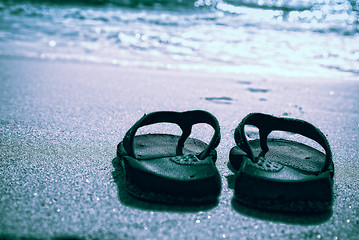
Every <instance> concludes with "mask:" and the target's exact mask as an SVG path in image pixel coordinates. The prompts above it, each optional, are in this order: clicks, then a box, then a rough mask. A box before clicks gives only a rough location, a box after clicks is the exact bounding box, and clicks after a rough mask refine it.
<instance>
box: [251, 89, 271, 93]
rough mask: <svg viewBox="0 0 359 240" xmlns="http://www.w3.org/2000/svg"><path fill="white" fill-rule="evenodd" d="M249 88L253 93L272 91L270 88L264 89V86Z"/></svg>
mask: <svg viewBox="0 0 359 240" xmlns="http://www.w3.org/2000/svg"><path fill="white" fill-rule="evenodd" d="M247 90H248V91H250V92H253V93H267V92H269V91H270V90H269V89H263V88H247Z"/></svg>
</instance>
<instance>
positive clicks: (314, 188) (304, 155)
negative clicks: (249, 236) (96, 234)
mask: <svg viewBox="0 0 359 240" xmlns="http://www.w3.org/2000/svg"><path fill="white" fill-rule="evenodd" d="M155 123H174V124H177V125H178V126H179V127H180V128H181V130H182V135H181V136H176V135H170V134H144V135H136V132H137V130H138V129H139V128H141V127H143V126H147V125H151V124H155ZM199 123H205V124H208V125H210V126H211V127H212V128H213V129H214V134H213V136H212V138H211V140H210V142H209V144H207V143H205V142H203V141H201V140H198V139H195V138H189V136H190V134H191V131H192V126H193V125H195V124H199ZM246 125H252V126H255V127H257V128H258V129H259V136H260V137H259V139H256V140H251V141H248V140H247V137H246V134H245V126H246ZM277 130H279V131H287V132H292V133H297V134H300V135H303V136H305V137H307V138H309V139H312V140H314V141H316V142H317V143H319V144H320V145H321V146H322V147H323V149H324V151H325V153H322V152H321V151H318V150H316V149H314V148H312V147H310V146H308V145H304V144H302V143H299V142H295V141H290V140H283V139H268V135H269V134H270V133H271V132H272V131H277ZM234 135H235V141H236V144H237V146H235V147H233V148H232V149H231V151H230V155H229V160H230V162H229V165H230V166H231V168H232V169H234V170H235V171H236V172H237V174H236V180H235V187H234V199H235V200H236V201H238V202H240V203H243V204H246V205H250V206H253V207H258V208H263V209H270V210H278V211H290V212H322V211H327V210H329V209H330V207H331V204H332V198H333V193H332V192H333V191H332V185H333V174H334V164H333V161H332V153H331V150H330V146H329V143H328V141H327V139H326V138H325V136H324V134H323V133H322V132H321V131H320V130H319V129H317V128H316V127H314V126H313V125H312V124H310V123H308V122H305V121H302V120H298V119H289V118H278V117H274V116H271V115H267V114H261V113H252V114H249V115H248V116H246V117H245V118H244V119H243V120H242V121H241V123H240V124H239V125H238V127H237V128H236V130H235V134H234ZM220 138H221V137H220V128H219V123H218V120H217V119H216V118H215V117H214V116H213V115H212V114H210V113H208V112H206V111H200V110H196V111H187V112H181V113H180V112H170V111H164V112H154V113H150V114H147V115H144V116H143V117H142V118H141V119H140V120H139V121H137V122H136V123H135V124H134V125H133V126H132V127H131V128H130V130H129V131H128V132H127V133H126V135H125V137H124V139H123V141H122V142H120V143H119V144H118V146H117V155H118V157H119V159H120V162H121V164H122V167H123V169H124V172H125V182H126V188H127V191H128V192H129V193H130V194H132V195H134V196H136V197H139V198H142V199H147V200H152V201H158V202H165V203H176V204H189V203H210V202H215V201H217V199H218V196H219V195H220V192H221V177H220V174H219V172H218V170H217V168H216V165H215V162H216V159H217V152H216V150H215V149H216V147H217V146H218V144H219V142H220Z"/></svg>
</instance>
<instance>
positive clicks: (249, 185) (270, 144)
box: [229, 113, 334, 213]
mask: <svg viewBox="0 0 359 240" xmlns="http://www.w3.org/2000/svg"><path fill="white" fill-rule="evenodd" d="M245 125H252V126H255V127H257V128H258V129H259V139H256V140H251V141H248V140H247V138H246V134H245V130H244V127H245ZM274 130H280V131H287V132H292V133H297V134H300V135H302V136H305V137H307V138H309V139H312V140H314V141H316V142H317V143H319V144H320V145H321V147H323V149H324V151H325V154H324V153H322V152H321V151H319V150H317V149H314V148H312V147H310V146H308V145H305V144H302V143H299V142H295V141H291V140H284V139H268V135H269V133H271V132H272V131H274ZM234 137H235V141H236V144H237V146H235V147H233V148H232V149H231V151H230V156H229V158H230V167H232V168H233V169H235V170H237V171H238V174H237V176H236V180H235V187H234V200H236V201H238V202H240V203H243V204H244V205H250V206H252V207H258V208H263V209H268V210H276V211H288V212H303V213H304V212H306V213H308V212H324V211H329V210H330V208H331V206H332V198H333V175H334V164H333V161H332V153H331V150H330V146H329V143H328V141H327V139H326V138H325V136H324V134H323V133H322V132H321V131H320V130H319V129H317V128H316V127H315V126H313V125H312V124H310V123H308V122H305V121H303V120H299V119H290V118H278V117H274V116H271V115H267V114H261V113H252V114H249V115H248V116H246V117H245V118H244V119H243V120H242V121H241V123H240V124H239V125H238V127H237V128H236V129H235V134H234ZM255 154H256V155H257V157H255Z"/></svg>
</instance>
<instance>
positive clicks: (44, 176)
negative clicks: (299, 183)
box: [0, 58, 359, 239]
mask: <svg viewBox="0 0 359 240" xmlns="http://www.w3.org/2000/svg"><path fill="white" fill-rule="evenodd" d="M0 109H1V110H0V159H1V161H0V183H1V184H0V200H1V204H0V239H3V238H5V239H13V238H14V239H20V238H21V239H27V238H31V239H68V238H72V239H146V238H148V239H164V238H168V239H357V236H358V234H359V193H358V189H359V183H358V179H359V162H358V158H359V148H358V145H357V143H358V141H359V81H347V80H342V79H318V80H314V79H299V78H298V79H284V78H280V77H275V76H261V75H242V76H240V75H238V76H223V75H213V74H211V75H209V74H205V73H200V72H173V71H165V70H163V71H162V70H156V71H154V70H146V69H126V68H119V67H116V66H106V65H95V64H83V63H69V62H49V61H48V62H46V61H40V60H31V59H15V58H10V59H9V58H0ZM191 109H203V110H206V111H209V112H211V113H212V114H214V115H215V116H216V117H217V118H218V120H219V123H220V126H221V133H222V140H221V143H220V145H219V147H218V148H217V151H218V154H219V158H218V161H217V167H218V169H219V171H220V173H221V176H222V188H223V189H222V194H221V196H220V198H219V202H218V203H217V204H215V205H204V206H170V205H165V204H157V203H150V202H146V201H142V200H138V199H136V198H133V197H131V196H129V195H128V194H127V193H126V191H125V189H124V184H123V181H121V179H122V177H123V172H122V171H121V169H119V168H117V167H116V166H117V165H116V158H115V156H116V155H115V151H116V145H117V143H118V142H119V141H121V140H122V138H123V136H124V134H125V132H126V131H127V130H128V129H129V128H130V127H131V126H132V125H133V124H134V123H135V122H136V121H137V120H138V119H139V118H140V117H141V116H142V115H143V114H144V113H150V112H153V111H158V110H173V111H186V110H191ZM250 112H264V113H270V114H273V115H276V116H287V117H293V118H300V119H303V120H306V121H309V122H311V123H312V124H314V125H315V126H317V127H318V128H320V129H321V130H322V131H323V132H324V133H325V135H326V136H327V138H328V140H329V143H330V144H331V148H332V151H333V155H334V164H335V182H334V192H335V199H334V205H333V211H332V212H329V213H325V214H321V215H300V214H295V215H294V214H281V213H275V212H266V211H260V210H257V209H252V208H247V207H245V206H240V205H238V204H236V203H234V202H232V196H233V189H232V188H231V187H232V186H231V185H232V183H233V178H234V174H233V173H232V172H231V171H230V170H229V169H228V167H227V162H228V153H229V150H230V149H231V147H233V146H234V145H235V143H234V139H233V130H234V128H235V127H236V126H237V124H238V123H239V121H240V120H241V119H242V118H243V117H244V116H246V115H247V114H248V113H250ZM166 127H167V126H166ZM169 131H171V130H169ZM211 133H212V132H211V130H210V128H199V129H198V131H196V132H195V133H194V136H195V137H198V138H201V139H209V138H210V137H211Z"/></svg>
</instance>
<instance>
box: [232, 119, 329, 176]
mask: <svg viewBox="0 0 359 240" xmlns="http://www.w3.org/2000/svg"><path fill="white" fill-rule="evenodd" d="M245 125H253V126H255V127H257V128H258V129H259V138H260V146H261V149H262V152H261V155H262V156H264V155H265V154H266V153H267V152H268V150H269V149H268V145H267V139H268V135H269V134H270V133H271V132H272V131H274V130H280V131H287V132H292V133H297V134H300V135H302V136H305V137H307V138H310V139H312V140H314V141H316V142H317V143H319V144H320V145H321V146H322V147H323V149H324V150H325V163H324V166H323V168H322V170H321V172H320V173H322V172H326V171H330V172H333V171H334V165H333V161H332V158H333V157H332V152H331V150H330V146H329V143H328V140H327V139H326V137H325V136H324V134H323V133H322V132H321V131H320V130H319V129H318V128H316V127H315V126H314V125H312V124H310V123H308V122H306V121H303V120H299V119H291V118H279V117H274V116H271V115H268V114H263V113H251V114H249V115H247V116H246V117H245V118H244V119H243V120H242V121H241V122H240V123H239V125H238V127H237V128H236V130H235V133H234V138H235V141H236V143H237V145H238V146H239V147H240V148H241V149H242V150H243V151H244V152H246V153H247V155H248V157H249V158H250V159H251V160H252V161H253V162H256V159H255V157H254V155H253V151H252V149H251V147H250V145H249V143H248V140H247V138H246V135H245V132H244V126H245Z"/></svg>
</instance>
